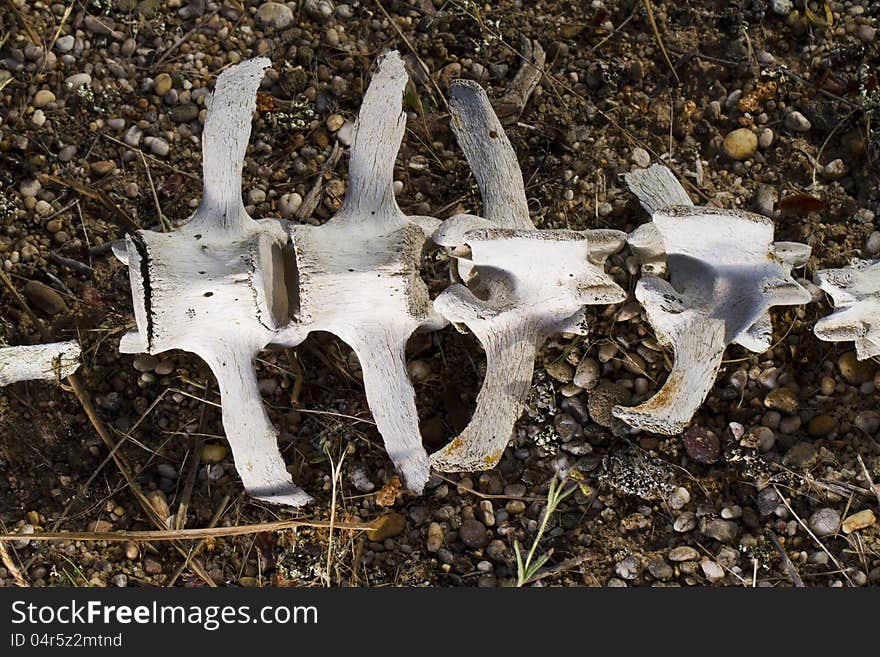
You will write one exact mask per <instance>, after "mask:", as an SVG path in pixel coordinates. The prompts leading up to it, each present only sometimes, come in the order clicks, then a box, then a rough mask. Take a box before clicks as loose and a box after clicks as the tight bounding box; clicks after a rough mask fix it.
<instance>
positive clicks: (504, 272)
mask: <svg viewBox="0 0 880 657" xmlns="http://www.w3.org/2000/svg"><path fill="white" fill-rule="evenodd" d="M450 111H451V114H452V128H453V131H454V132H455V134H456V137H457V139H458V142H459V144H460V145H461V148H462V150H463V151H464V154H465V157H466V158H467V161H468V163H469V164H470V167H471V169H472V171H473V173H474V176H475V177H476V179H477V184H478V186H479V188H480V194H481V196H482V199H483V209H484V215H485V216H484V217H478V216H474V215H458V216H455V217H452V218H450V219H448V220H446V221H445V222H444V223H443V225H442V226H441V227H440V228H439V229H438V230H437V232H436V233H435V235H434V241H435V242H436V243H437V244H438V245H440V246H443V247H446V249H447V250H448V252H449V253H450V254H451V255H452V256H453V257H454V259H455V262H454V263H453V273H454V275H455V277H456V278H457V279H458V280H459V281H460V282H457V283H454V284H453V285H451V286H450V287H448V288H447V289H446V290H445V291H444V292H442V293H441V294H440V295H439V296H438V297H437V299H436V300H435V301H434V307H435V308H436V309H437V311H438V312H439V313H440V314H441V315H443V316H444V317H445V318H446V319H448V320H449V321H450V322H452V323H453V324H455V325H457V326H466V327H467V328H468V329H470V331H471V332H472V333H473V334H474V335H475V336H476V337H477V338H478V339H479V341H480V343H481V344H482V345H483V347H484V349H485V351H486V375H485V378H484V382H483V386H482V388H481V390H480V392H479V394H478V396H477V405H476V409H475V411H474V415H473V417H472V419H471V421H470V423H469V424H468V426H467V427H466V428H465V429H464V431H462V433H461V434H460V435H459V436H457V437H456V438H454V439H453V440H452V442H450V443H449V444H448V445H447V446H446V447H444V448H443V449H441V450H439V451H438V452H436V453H434V454H432V455H431V465H432V466H434V467H435V468H436V469H438V470H441V471H447V472H451V471H463V470H468V471H470V470H487V469H489V468H492V467H494V466H495V465H496V464H497V463H498V461H499V460H500V458H501V454H502V453H503V451H504V448H505V447H506V445H507V443H508V441H509V440H510V437H511V435H512V433H513V427H514V424H515V422H516V421H517V419H518V418H519V416H520V415H521V413H522V411H523V409H524V405H525V401H526V398H527V395H528V392H529V388H530V386H531V381H532V374H533V370H534V361H535V356H536V353H537V350H538V349H539V347H540V346H541V344H542V343H543V342H544V340H545V339H546V338H547V337H548V336H550V335H552V334H554V333H561V332H572V333H579V334H585V333H586V331H587V326H586V317H585V314H584V310H585V306H587V305H591V304H611V303H617V302H620V301H622V300H623V299H624V298H625V293H624V291H623V290H622V289H621V288H620V287H618V286H617V285H616V284H615V283H614V281H613V280H612V279H611V278H610V277H609V276H608V275H607V274H605V272H604V271H603V269H602V265H603V261H604V259H605V258H606V257H607V256H608V255H610V254H611V253H614V252H615V251H616V250H618V249H619V248H621V247H622V245H623V243H624V241H625V237H626V236H625V234H624V233H621V232H619V231H585V232H575V231H569V230H537V229H536V228H535V226H534V224H533V223H532V221H531V219H530V218H529V212H528V205H527V202H526V195H525V187H524V185H523V179H522V174H521V172H520V168H519V164H518V162H517V158H516V153H515V152H514V150H513V147H512V146H511V144H510V142H509V141H508V139H507V136H506V135H505V132H504V130H503V128H502V127H501V123H500V122H499V120H498V118H497V116H496V115H495V112H494V111H493V110H492V107H491V105H490V104H489V100H488V98H487V96H486V93H485V91H483V89H482V88H481V87H480V86H479V85H477V84H475V83H473V82H470V81H464V80H459V81H456V82H454V83H453V84H452V85H451V98H450Z"/></svg>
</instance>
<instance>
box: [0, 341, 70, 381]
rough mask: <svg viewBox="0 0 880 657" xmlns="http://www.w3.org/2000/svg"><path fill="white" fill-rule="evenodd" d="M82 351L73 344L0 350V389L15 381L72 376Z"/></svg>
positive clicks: (59, 343)
mask: <svg viewBox="0 0 880 657" xmlns="http://www.w3.org/2000/svg"><path fill="white" fill-rule="evenodd" d="M81 358H82V350H81V349H80V346H79V343H78V342H76V341H75V340H71V341H69V342H51V343H49V344H35V345H25V346H20V347H0V387H2V386H7V385H9V384H10V383H16V382H17V381H34V380H41V381H58V380H61V379H63V378H65V377H67V376H70V375H71V374H73V373H74V372H76V370H77V368H78V367H79V364H80V360H81Z"/></svg>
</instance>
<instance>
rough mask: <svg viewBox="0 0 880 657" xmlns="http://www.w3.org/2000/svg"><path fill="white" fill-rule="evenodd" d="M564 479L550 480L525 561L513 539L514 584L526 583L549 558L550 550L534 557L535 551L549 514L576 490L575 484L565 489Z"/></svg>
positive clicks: (520, 549) (523, 584)
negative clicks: (542, 510)
mask: <svg viewBox="0 0 880 657" xmlns="http://www.w3.org/2000/svg"><path fill="white" fill-rule="evenodd" d="M565 481H566V480H565V479H563V480H561V481H560V480H559V479H557V478H556V477H553V479H552V480H551V481H550V487H549V488H548V489H547V506H546V507H545V508H544V515H543V516H542V518H541V524H540V525H539V526H538V533H537V534H535V540H534V541H532V547H531V549H530V550H529V553H528V555H527V556H526V560H525V561H523V557H522V548H520V545H519V541H517V540H514V541H513V551H514V552H515V553H516V585H517V586H518V587H522V586H525V585H526V584H528V583H529V581H530V580H531V579H532V578H533V577H534V576H535V575H537V574H538V571H539V570H541V568H542V567H543V566H544V564H545V563H547V560H548V559H549V558H550V554H551V553H550V552H545V553H544V554H540V555H538V556H537V557H536V556H535V551H536V550H537V549H538V543H540V542H541V538H543V536H544V532H545V531H546V529H547V522H548V521H549V520H550V516H552V515H553V513H554V512H555V511H556V508H557V507H558V506H559V504H560V503H561V502H562V500H564V499H565V498H566V497H568V496H569V495H571V494H572V493H573V492H574V491H575V490H577V486H572V487H571V488H569V489H567V490H566V489H564V488H563V486H564V485H565Z"/></svg>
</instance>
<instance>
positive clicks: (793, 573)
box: [767, 531, 804, 588]
mask: <svg viewBox="0 0 880 657" xmlns="http://www.w3.org/2000/svg"><path fill="white" fill-rule="evenodd" d="M767 536H768V537H769V538H770V541H771V542H772V543H773V546H774V547H775V548H776V551H777V552H779V556H780V557H781V558H782V565H783V566H785V572H787V573H788V576H789V577H790V578H791V583H792V584H794V585H795V586H796V587H797V588H803V586H804V580H802V579H801V576H800V573H798V571H797V568H795V567H794V563H792V561H791V559H790V558H789V556H788V553H787V552H786V551H785V548H784V547H782V544H781V543H780V542H779V539H778V538H776V534H774V533H773V532H772V531H768V532H767Z"/></svg>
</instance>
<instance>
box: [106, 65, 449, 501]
mask: <svg viewBox="0 0 880 657" xmlns="http://www.w3.org/2000/svg"><path fill="white" fill-rule="evenodd" d="M268 66H269V60H267V59H262V58H261V59H254V60H250V61H247V62H244V63H243V64H240V65H238V66H235V67H231V68H229V69H228V70H227V71H225V72H224V73H223V74H221V75H220V77H219V78H218V80H217V86H216V89H215V91H214V95H213V97H212V100H211V102H210V105H209V107H208V117H207V120H206V123H205V129H204V133H203V138H202V142H203V149H204V195H203V199H202V203H201V205H200V206H199V208H198V210H196V212H195V213H194V214H193V216H192V217H191V219H190V220H189V221H188V222H187V223H186V224H185V225H183V226H182V227H180V228H179V229H178V230H176V231H175V232H173V233H155V232H152V231H138V233H136V234H134V235H131V236H129V237H128V238H127V244H126V247H125V248H124V249H121V250H120V252H119V253H118V256H119V257H120V259H122V260H123V262H125V263H126V264H127V265H128V266H129V270H130V279H131V287H132V294H133V296H134V308H135V316H136V318H137V324H138V329H137V330H136V331H132V332H130V333H129V334H127V335H126V336H125V337H124V338H123V340H122V344H121V346H120V349H121V350H122V351H125V352H130V353H131V352H140V351H147V352H149V353H153V354H155V353H159V352H162V351H166V350H168V349H183V350H186V351H190V352H193V353H195V354H198V355H199V356H201V357H202V358H203V359H204V360H205V361H206V362H207V364H208V366H209V367H210V368H211V370H212V371H213V372H214V374H215V376H216V377H217V380H218V382H219V386H220V393H221V398H222V399H221V403H222V408H223V426H224V428H225V429H226V435H227V439H228V440H229V444H230V446H231V448H232V454H233V458H234V459H235V464H236V468H237V469H238V472H239V475H240V476H241V478H242V482H243V483H244V486H245V488H246V490H247V491H248V493H249V494H250V495H252V496H254V497H257V498H259V499H262V500H266V501H269V502H273V503H278V504H286V505H290V506H300V505H303V504H305V503H307V502H309V501H310V499H311V498H310V497H309V496H308V495H307V494H306V493H305V492H304V491H303V490H301V489H300V488H299V487H298V486H296V485H295V484H294V483H293V481H292V480H291V477H290V475H289V473H288V472H287V469H286V467H285V464H284V460H283V458H282V456H281V453H280V451H279V449H278V445H277V436H278V434H277V431H276V429H275V427H273V426H272V424H271V422H270V421H269V417H268V415H267V414H266V411H265V409H264V407H263V405H262V402H261V399H260V395H259V390H258V387H257V380H256V373H255V370H254V359H255V358H256V356H257V354H258V353H259V352H260V350H262V349H264V348H266V347H267V346H275V347H284V346H296V345H298V344H299V343H300V342H302V341H303V340H304V339H305V338H306V336H307V335H308V333H309V332H310V331H317V330H321V331H329V332H331V333H334V334H335V335H337V336H339V337H341V338H342V339H343V340H345V341H346V342H348V344H349V345H350V346H352V348H353V349H354V351H355V352H356V354H357V356H358V358H359V359H360V361H361V366H362V369H363V372H364V385H365V388H366V391H367V399H368V402H369V404H370V406H371V408H372V411H373V414H374V417H375V419H376V424H377V425H378V427H379V431H380V432H381V433H382V435H383V437H384V439H385V441H386V445H387V446H388V451H389V454H390V455H391V458H392V459H393V460H394V462H395V465H396V466H397V467H398V468H399V469H400V471H401V473H402V474H403V475H404V477H405V479H406V482H407V484H408V485H409V486H410V487H411V488H412V489H414V490H417V491H421V489H422V487H423V485H424V483H425V482H426V481H427V478H428V474H429V468H428V459H427V454H426V453H425V451H424V448H423V447H422V446H421V439H420V435H419V430H418V417H417V415H416V409H415V403H414V400H413V396H414V394H413V389H412V386H411V384H410V382H409V379H408V378H407V375H406V368H405V362H404V347H405V345H406V341H407V339H408V338H409V337H410V335H411V334H412V332H413V331H414V330H416V329H417V328H420V327H422V328H433V327H439V326H441V325H442V323H443V322H442V320H441V319H440V318H439V316H437V315H436V313H434V311H433V308H432V306H431V304H430V300H429V299H428V294H427V288H426V287H425V285H424V283H423V282H422V281H421V279H420V278H419V274H418V272H419V263H420V257H421V250H422V246H423V244H424V242H425V241H426V239H427V237H426V232H425V231H432V230H433V229H434V228H435V227H436V225H437V224H438V223H439V221H438V220H436V219H431V218H427V217H426V218H407V217H404V215H403V213H402V212H401V211H400V209H399V208H398V206H397V204H396V201H395V200H394V194H393V192H392V183H393V179H392V174H393V167H394V158H395V155H396V152H397V149H398V148H399V146H400V142H401V139H402V137H403V131H404V128H405V115H404V114H403V112H402V109H401V107H402V99H403V91H404V87H405V85H406V81H407V76H406V71H405V70H404V68H403V64H402V62H401V60H400V57H399V55H398V54H397V53H396V52H394V53H390V54H388V55H387V56H386V57H385V58H384V59H383V60H382V62H381V64H380V67H379V70H378V72H377V73H376V74H375V76H374V78H373V81H372V83H371V85H370V87H369V89H368V90H367V92H366V94H365V97H364V103H363V106H362V108H361V111H360V116H359V119H358V127H357V129H356V137H355V140H354V144H353V146H352V149H351V165H350V174H351V182H350V185H349V190H348V194H347V195H346V200H345V203H344V204H343V207H342V208H341V210H340V212H339V213H338V214H337V216H336V217H334V218H333V219H331V220H330V221H328V222H327V223H326V224H325V225H323V226H320V227H313V226H296V225H293V224H290V223H289V222H285V221H282V220H276V219H263V220H260V221H254V220H253V219H252V218H251V217H250V216H249V215H248V214H247V212H246V211H245V208H244V204H243V201H242V197H241V171H242V167H243V164H244V155H245V150H246V148H247V143H248V139H249V137H250V131H251V119H252V116H253V112H254V109H255V107H256V91H257V88H258V85H259V83H260V80H261V78H262V76H263V72H264V71H265V69H266V68H268Z"/></svg>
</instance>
